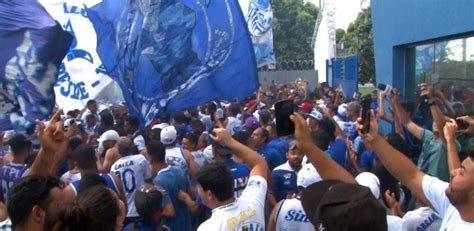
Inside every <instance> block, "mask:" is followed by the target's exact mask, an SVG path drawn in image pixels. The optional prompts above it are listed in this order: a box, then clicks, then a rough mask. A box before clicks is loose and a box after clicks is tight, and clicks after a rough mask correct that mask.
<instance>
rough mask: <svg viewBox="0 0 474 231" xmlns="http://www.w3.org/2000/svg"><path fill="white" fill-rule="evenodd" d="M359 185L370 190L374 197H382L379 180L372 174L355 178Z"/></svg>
mask: <svg viewBox="0 0 474 231" xmlns="http://www.w3.org/2000/svg"><path fill="white" fill-rule="evenodd" d="M355 180H356V181H357V183H359V184H360V185H362V186H365V187H367V188H369V189H370V191H371V192H372V195H374V197H375V198H377V199H379V197H380V181H379V178H378V177H377V176H376V175H374V174H373V173H371V172H362V173H360V174H359V175H357V177H356V178H355Z"/></svg>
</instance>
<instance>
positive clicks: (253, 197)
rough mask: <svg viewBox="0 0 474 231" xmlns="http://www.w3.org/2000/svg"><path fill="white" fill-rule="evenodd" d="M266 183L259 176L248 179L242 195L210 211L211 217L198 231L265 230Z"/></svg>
mask: <svg viewBox="0 0 474 231" xmlns="http://www.w3.org/2000/svg"><path fill="white" fill-rule="evenodd" d="M267 187H268V186H267V181H266V180H265V179H264V178H263V177H261V176H252V177H250V178H249V181H248V183H247V187H246V188H245V189H244V191H243V192H242V195H241V196H240V197H239V198H238V199H235V201H234V202H232V203H229V204H226V205H223V206H220V207H217V208H215V209H213V210H212V216H211V217H210V218H209V219H208V220H207V221H205V222H204V223H202V224H201V225H200V226H199V228H198V231H209V230H219V231H224V230H254V231H264V230H265V215H264V209H263V207H264V206H265V196H266V195H267Z"/></svg>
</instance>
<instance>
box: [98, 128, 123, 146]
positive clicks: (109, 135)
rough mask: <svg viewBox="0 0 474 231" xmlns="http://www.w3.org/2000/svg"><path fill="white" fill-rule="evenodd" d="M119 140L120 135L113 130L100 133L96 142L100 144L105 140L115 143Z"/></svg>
mask: <svg viewBox="0 0 474 231" xmlns="http://www.w3.org/2000/svg"><path fill="white" fill-rule="evenodd" d="M119 138H120V135H119V134H118V133H117V132H116V131H115V130H108V131H106V132H104V133H102V135H101V136H100V137H99V139H97V141H99V143H102V142H104V141H107V140H114V141H117V140H118V139H119Z"/></svg>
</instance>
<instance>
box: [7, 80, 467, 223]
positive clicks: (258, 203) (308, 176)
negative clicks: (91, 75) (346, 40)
mask: <svg viewBox="0 0 474 231" xmlns="http://www.w3.org/2000/svg"><path fill="white" fill-rule="evenodd" d="M418 87H419V90H418V97H417V100H416V101H403V102H402V101H401V99H400V95H399V93H398V91H397V89H394V88H391V87H390V88H385V90H383V91H382V90H378V91H377V90H374V91H373V92H372V93H370V94H368V95H364V96H363V95H361V94H360V93H359V92H356V93H354V95H353V96H352V97H350V96H347V95H345V94H344V92H343V91H342V89H340V88H337V89H333V88H331V87H330V86H328V85H327V84H326V83H322V84H319V85H318V86H317V87H316V88H315V89H309V88H308V83H307V82H305V81H302V80H297V81H295V82H293V83H291V84H288V85H285V84H275V83H273V84H271V85H270V86H269V88H268V89H266V90H262V89H260V90H258V91H257V92H256V93H255V95H254V96H252V97H250V98H248V99H247V100H245V101H242V102H241V101H239V100H232V101H213V102H209V103H206V104H205V105H202V106H200V107H197V108H191V109H188V110H185V111H182V112H178V113H175V114H173V115H169V114H168V113H166V112H163V113H160V114H159V116H158V117H157V118H156V119H155V120H154V121H152V122H151V124H150V125H148V126H145V127H144V126H141V123H140V120H139V119H138V118H137V117H135V116H133V115H129V114H128V111H127V108H126V106H124V105H111V106H110V105H109V106H104V105H98V104H97V102H96V101H94V100H90V101H88V102H87V107H86V108H85V109H83V110H82V111H81V110H79V109H78V110H74V111H68V112H63V111H62V110H59V109H58V110H56V111H55V112H54V113H53V115H52V116H51V118H50V119H49V120H48V121H45V122H41V121H37V126H36V128H32V129H29V130H27V131H26V132H24V133H16V132H14V131H4V132H2V135H1V136H0V137H1V138H2V142H0V143H1V144H0V145H1V146H0V152H1V157H2V162H1V166H2V167H1V169H0V182H1V188H0V190H1V193H0V201H1V203H0V220H1V221H2V222H1V223H0V229H1V230H200V231H202V230H280V231H283V230H472V229H473V228H474V206H473V204H471V203H474V118H472V117H473V115H474V104H473V102H474V99H473V98H472V90H471V89H469V88H459V89H457V88H456V87H445V86H444V85H443V86H441V87H436V88H435V87H434V86H431V85H429V84H425V83H423V84H420V85H419V86H418ZM287 99H291V100H292V101H293V103H294V111H295V113H294V114H293V115H292V116H290V119H291V120H292V121H293V123H294V124H295V132H294V134H293V135H288V136H277V126H276V122H275V109H274V104H275V102H277V101H280V100H287ZM362 100H369V101H370V102H371V105H370V108H371V111H370V113H371V116H369V121H368V122H367V121H362V119H361V118H360V115H361V111H362ZM381 121H385V122H381ZM364 122H366V123H364ZM381 123H385V125H387V127H389V130H390V131H391V132H390V133H389V134H387V135H385V136H384V135H382V134H381V133H380V132H379V129H378V128H379V124H381ZM364 124H365V125H364ZM368 125H370V128H368ZM385 125H384V126H385ZM364 126H365V127H364ZM364 131H365V132H364Z"/></svg>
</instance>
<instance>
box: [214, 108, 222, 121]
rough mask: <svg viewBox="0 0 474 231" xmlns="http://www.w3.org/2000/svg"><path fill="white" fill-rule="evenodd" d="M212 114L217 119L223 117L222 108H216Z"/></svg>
mask: <svg viewBox="0 0 474 231" xmlns="http://www.w3.org/2000/svg"><path fill="white" fill-rule="evenodd" d="M214 116H215V117H216V118H217V119H224V110H222V108H218V109H217V110H216V112H215V113H214Z"/></svg>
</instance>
